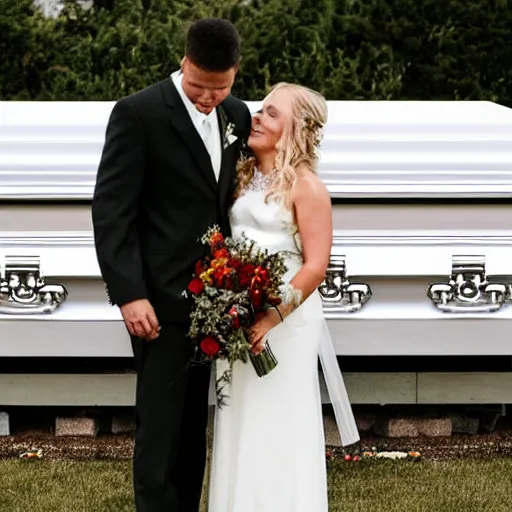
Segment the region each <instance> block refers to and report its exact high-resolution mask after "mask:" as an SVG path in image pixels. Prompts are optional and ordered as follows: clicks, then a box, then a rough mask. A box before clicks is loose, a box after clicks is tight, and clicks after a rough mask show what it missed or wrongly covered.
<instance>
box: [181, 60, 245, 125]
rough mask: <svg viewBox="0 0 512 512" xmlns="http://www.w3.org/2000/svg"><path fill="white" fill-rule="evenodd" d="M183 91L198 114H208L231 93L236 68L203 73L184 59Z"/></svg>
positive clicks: (182, 68)
mask: <svg viewBox="0 0 512 512" xmlns="http://www.w3.org/2000/svg"><path fill="white" fill-rule="evenodd" d="M181 70H182V72H183V82H182V86H183V91H184V92H185V94H186V95H187V96H188V98H189V99H190V101H191V102H192V103H193V104H194V105H195V107H196V108H197V110H199V112H202V113H203V114H207V115H208V114H209V113H210V112H211V111H212V110H213V109H214V108H215V107H217V106H218V105H219V104H220V103H222V102H223V101H224V100H225V99H226V97H227V96H228V95H229V93H230V92H231V87H233V83H234V81H235V76H236V72H237V68H230V69H228V70H227V71H205V70H204V69H201V68H199V67H197V66H196V65H195V64H194V63H193V62H192V61H190V60H189V59H187V58H186V57H185V58H184V59H183V64H182V67H181Z"/></svg>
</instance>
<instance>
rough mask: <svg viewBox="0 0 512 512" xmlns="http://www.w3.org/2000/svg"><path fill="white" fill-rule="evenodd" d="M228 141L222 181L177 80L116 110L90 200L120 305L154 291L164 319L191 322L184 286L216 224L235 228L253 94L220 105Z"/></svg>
mask: <svg viewBox="0 0 512 512" xmlns="http://www.w3.org/2000/svg"><path fill="white" fill-rule="evenodd" d="M217 111H218V115H219V126H220V129H221V141H222V143H223V142H224V132H225V129H226V126H227V125H228V124H229V123H232V124H233V125H234V132H233V133H234V135H236V136H237V137H238V139H237V140H236V141H235V142H233V143H232V144H231V145H229V146H228V147H227V148H225V149H222V148H221V150H222V164H221V166H222V167H221V171H220V176H219V181H218V182H217V180H216V178H215V175H214V171H213V168H212V164H211V160H210V157H209V154H208V152H207V150H206V148H205V147H204V144H203V141H202V139H201V137H200V136H199V134H198V133H197V131H196V129H195V127H194V125H193V124H192V121H191V119H190V116H189V114H188V112H187V110H186V107H185V105H184V103H183V101H182V100H181V97H180V96H179V93H178V91H177V89H176V87H175V86H174V83H173V82H172V80H171V79H167V80H164V81H162V82H160V83H157V84H155V85H153V86H151V87H149V88H147V89H144V90H143V91H140V92H138V93H136V94H134V95H132V96H128V97H126V98H123V99H121V100H120V101H118V102H117V103H116V104H115V106H114V108H113V110H112V113H111V115H110V119H109V122H108V126H107V130H106V140H105V145H104V148H103V153H102V156H101V161H100V164H99V168H98V174H97V180H96V187H95V191H94V197H93V202H92V217H93V226H94V238H95V246H96V254H97V257H98V262H99V266H100V269H101V273H102V276H103V279H104V281H105V284H106V288H107V293H108V295H109V298H110V301H111V303H112V304H116V305H119V306H121V305H123V304H125V303H127V302H130V301H133V300H135V299H141V298H147V299H149V300H150V302H151V303H152V305H153V307H154V308H155V310H156V314H157V317H158V319H159V321H160V322H161V323H162V322H176V321H178V322H182V321H185V322H186V321H188V320H189V316H190V307H191V301H190V299H187V298H186V297H184V295H183V291H184V290H185V289H186V288H187V285H188V282H189V281H190V279H191V276H192V272H193V270H194V265H195V263H196V261H197V260H198V259H200V258H201V257H203V256H204V255H205V254H206V252H207V247H206V246H204V245H203V244H201V242H200V241H199V238H200V237H201V235H202V234H204V232H205V231H206V230H207V228H208V227H210V226H212V225H213V224H218V225H220V226H221V228H222V229H223V231H224V232H225V233H227V234H228V233H229V221H228V209H229V206H230V204H231V201H232V197H233V192H234V177H235V165H236V160H237V159H238V157H239V155H240V150H241V144H242V142H245V141H246V140H247V138H248V136H249V131H250V125H251V116H250V113H249V110H248V108H247V106H246V105H245V103H243V102H242V101H240V100H238V99H236V98H234V97H233V96H228V97H227V98H226V100H225V101H224V102H223V103H222V104H221V105H220V107H219V108H218V110H217Z"/></svg>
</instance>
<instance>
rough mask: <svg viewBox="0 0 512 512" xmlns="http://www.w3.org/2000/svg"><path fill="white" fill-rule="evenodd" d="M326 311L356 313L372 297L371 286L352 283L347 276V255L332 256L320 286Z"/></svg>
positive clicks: (319, 289)
mask: <svg viewBox="0 0 512 512" xmlns="http://www.w3.org/2000/svg"><path fill="white" fill-rule="evenodd" d="M318 291H319V292H320V296H321V298H322V302H323V306H324V311H325V312H329V313H354V312H355V311H359V310H360V309H361V308H362V307H363V306H364V305H365V304H366V303H367V302H368V301H369V300H370V298H371V296H372V291H371V288H370V287H369V286H368V285H367V284H364V283H351V282H350V280H349V278H348V277H347V265H346V257H345V256H337V255H335V256H331V259H330V261H329V266H328V267H327V271H326V274H325V279H324V280H323V281H322V283H321V284H320V286H319V287H318Z"/></svg>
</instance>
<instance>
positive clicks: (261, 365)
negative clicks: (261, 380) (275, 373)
mask: <svg viewBox="0 0 512 512" xmlns="http://www.w3.org/2000/svg"><path fill="white" fill-rule="evenodd" d="M249 357H250V358H251V362H252V365H253V366H254V369H255V370H256V374H257V375H258V377H263V376H265V375H267V374H269V373H270V372H271V371H272V370H273V369H274V368H275V367H276V366H277V359H276V357H275V356H274V354H273V352H272V350H271V348H270V346H269V344H268V343H267V344H266V345H265V348H264V349H263V352H262V353H261V354H259V355H257V356H255V355H254V354H252V353H251V354H250V355H249Z"/></svg>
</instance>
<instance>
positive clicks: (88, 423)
mask: <svg viewBox="0 0 512 512" xmlns="http://www.w3.org/2000/svg"><path fill="white" fill-rule="evenodd" d="M97 433H98V422H97V421H96V419H94V418H56V419H55V435H56V436H89V437H94V436H96V434H97Z"/></svg>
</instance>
